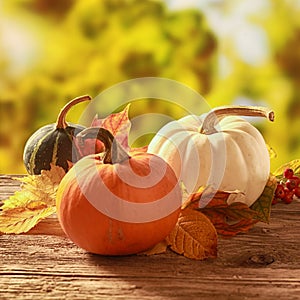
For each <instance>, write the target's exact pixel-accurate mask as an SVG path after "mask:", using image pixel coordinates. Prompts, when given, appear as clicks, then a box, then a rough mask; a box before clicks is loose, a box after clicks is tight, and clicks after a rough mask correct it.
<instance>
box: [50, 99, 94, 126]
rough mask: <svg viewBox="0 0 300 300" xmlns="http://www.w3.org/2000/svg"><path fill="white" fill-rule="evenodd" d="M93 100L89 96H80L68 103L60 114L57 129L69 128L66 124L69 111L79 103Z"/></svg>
mask: <svg viewBox="0 0 300 300" xmlns="http://www.w3.org/2000/svg"><path fill="white" fill-rule="evenodd" d="M91 99H92V98H91V97H90V96H88V95H84V96H79V97H76V98H74V99H73V100H71V101H70V102H68V103H67V104H66V105H65V106H64V107H63V108H62V109H61V110H60V112H59V114H58V117H57V120H56V128H66V127H67V126H68V124H67V122H66V115H67V113H68V111H69V110H70V109H71V107H73V106H74V105H76V104H77V103H80V102H83V101H88V100H91Z"/></svg>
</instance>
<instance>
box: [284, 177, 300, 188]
mask: <svg viewBox="0 0 300 300" xmlns="http://www.w3.org/2000/svg"><path fill="white" fill-rule="evenodd" d="M299 180H300V179H299V177H296V176H293V177H291V178H289V179H288V180H287V181H286V183H285V186H286V187H287V188H288V189H289V190H294V189H295V188H296V187H297V186H298V185H299Z"/></svg>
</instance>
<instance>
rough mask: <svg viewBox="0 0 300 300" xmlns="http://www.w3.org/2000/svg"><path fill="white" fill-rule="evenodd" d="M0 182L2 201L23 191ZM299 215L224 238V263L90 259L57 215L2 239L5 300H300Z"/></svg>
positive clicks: (299, 208) (278, 211) (169, 257)
mask: <svg viewBox="0 0 300 300" xmlns="http://www.w3.org/2000/svg"><path fill="white" fill-rule="evenodd" d="M0 182H1V183H0V196H3V195H4V194H5V195H8V194H11V193H12V192H13V191H14V190H16V189H17V188H18V186H19V183H18V184H16V183H15V182H14V183H12V181H11V179H9V178H7V177H5V178H4V179H3V178H1V180H0ZM4 184H6V185H5V186H6V187H5V188H4V189H5V190H4V192H3V190H1V188H2V187H3V186H4ZM0 199H1V198H0ZM2 199H3V198H2ZM299 215H300V203H299V201H298V202H296V201H295V202H293V203H292V204H290V205H285V204H278V205H276V206H275V207H274V208H273V210H272V214H271V222H270V224H263V223H259V224H257V225H256V226H255V227H254V228H253V229H251V230H250V231H249V232H248V233H246V234H241V235H238V236H236V237H234V238H221V237H220V238H219V243H218V258H216V259H208V260H205V261H194V260H190V259H187V258H185V257H182V256H180V255H177V254H175V253H173V252H171V251H170V250H169V251H168V252H167V253H166V254H162V255H155V256H149V257H147V256H137V255H134V256H124V257H107V256H98V255H93V254H89V253H87V252H85V251H84V250H82V249H80V248H78V247H77V246H76V245H74V244H73V243H72V242H71V241H70V240H69V239H68V238H67V237H66V236H65V235H64V234H63V232H62V230H61V229H60V226H59V223H58V221H57V218H56V217H55V216H53V217H51V218H48V219H46V220H44V221H43V222H41V223H40V224H38V225H37V226H36V227H35V228H34V229H33V230H31V231H30V232H29V233H28V234H24V235H2V236H0V299H1V300H2V299H12V298H17V299H129V300H130V299H141V300H144V299H175V298H176V299H217V300H218V299H222V300H223V299H230V300H231V299H233V300H234V299H274V298H277V299H287V300H289V299H300V255H299V249H300V218H299Z"/></svg>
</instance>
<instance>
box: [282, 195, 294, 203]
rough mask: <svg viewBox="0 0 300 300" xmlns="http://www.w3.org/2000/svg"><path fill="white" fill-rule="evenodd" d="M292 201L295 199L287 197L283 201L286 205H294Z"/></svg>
mask: <svg viewBox="0 0 300 300" xmlns="http://www.w3.org/2000/svg"><path fill="white" fill-rule="evenodd" d="M292 201H293V197H286V198H284V199H283V202H284V203H286V204H290V203H292Z"/></svg>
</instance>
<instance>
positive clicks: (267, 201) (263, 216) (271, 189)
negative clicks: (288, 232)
mask: <svg viewBox="0 0 300 300" xmlns="http://www.w3.org/2000/svg"><path fill="white" fill-rule="evenodd" d="M276 187H277V178H276V177H275V176H274V175H272V174H271V175H270V177H269V180H268V182H267V184H266V186H265V188H264V190H263V192H262V194H261V195H260V197H259V198H258V199H257V200H256V201H255V202H254V203H253V204H252V205H251V209H252V210H254V211H256V212H257V215H256V216H254V218H255V219H257V220H259V221H262V222H265V223H269V221H270V215H271V206H272V200H273V197H274V193H275V190H276Z"/></svg>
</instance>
